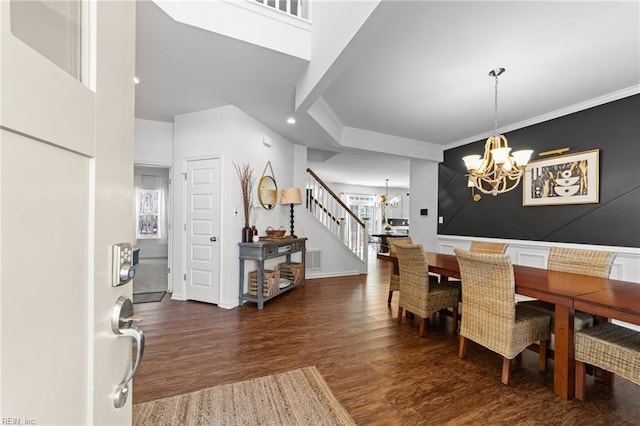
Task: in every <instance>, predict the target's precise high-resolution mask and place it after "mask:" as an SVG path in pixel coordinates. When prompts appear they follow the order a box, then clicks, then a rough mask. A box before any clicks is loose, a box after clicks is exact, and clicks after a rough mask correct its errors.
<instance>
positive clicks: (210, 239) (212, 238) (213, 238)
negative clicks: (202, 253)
mask: <svg viewBox="0 0 640 426" xmlns="http://www.w3.org/2000/svg"><path fill="white" fill-rule="evenodd" d="M209 241H218V239H217V238H216V237H211V238H209Z"/></svg>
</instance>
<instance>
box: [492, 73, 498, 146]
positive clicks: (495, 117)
mask: <svg viewBox="0 0 640 426" xmlns="http://www.w3.org/2000/svg"><path fill="white" fill-rule="evenodd" d="M495 79H496V84H495V89H494V115H493V136H498V73H495Z"/></svg>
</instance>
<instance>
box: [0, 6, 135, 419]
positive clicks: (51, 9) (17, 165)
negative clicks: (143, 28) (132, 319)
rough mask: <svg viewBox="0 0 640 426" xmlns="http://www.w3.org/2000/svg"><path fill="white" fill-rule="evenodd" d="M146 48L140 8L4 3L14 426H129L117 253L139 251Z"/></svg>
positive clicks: (8, 370) (2, 367)
mask: <svg viewBox="0 0 640 426" xmlns="http://www.w3.org/2000/svg"><path fill="white" fill-rule="evenodd" d="M89 4H91V5H92V7H93V8H94V9H93V10H92V11H87V10H84V9H81V8H80V5H82V7H84V6H86V5H89ZM32 18H36V19H35V20H34V19H32ZM87 23H89V24H90V25H87ZM61 29H64V30H66V32H64V33H63V36H62V38H61V39H55V37H54V35H56V34H60V33H59V31H60V30H61ZM54 30H55V31H54ZM91 32H93V36H92V37H91V36H86V35H87V34H90V33H91ZM85 36H86V38H85ZM134 38H135V4H134V3H133V2H95V3H94V2H84V1H82V2H81V1H77V0H65V1H59V0H51V1H46V0H45V1H38V2H29V1H26V2H24V1H15V0H12V1H0V39H1V43H2V46H1V49H0V51H1V55H2V60H1V61H0V62H1V65H0V67H1V69H0V76H1V77H0V95H1V102H2V103H1V107H0V126H1V128H0V138H1V139H0V196H1V197H2V203H1V205H0V241H1V246H0V268H1V269H0V330H1V334H0V347H1V348H2V354H1V357H0V381H1V384H2V392H0V413H1V415H2V419H3V423H5V422H7V423H12V424H77V425H80V424H112V425H117V424H130V423H131V401H129V403H128V404H127V405H125V407H124V408H122V409H116V408H115V407H114V404H113V392H114V390H115V389H116V386H117V385H118V384H119V382H120V381H121V380H122V379H123V377H124V376H125V375H126V373H127V370H128V369H129V368H131V348H132V343H131V339H127V338H122V337H117V336H115V335H114V334H113V333H112V332H111V329H110V315H111V308H112V305H113V303H114V302H115V300H116V299H117V298H118V296H120V295H124V296H127V297H131V284H128V285H125V286H122V287H112V286H111V259H110V254H111V245H112V244H115V243H119V242H127V241H128V242H130V241H132V239H133V229H134V227H133V220H132V215H131V210H132V203H133V191H132V182H133V94H134V90H133V82H132V78H133V70H134V54H133V52H134V50H133V49H134V44H135V40H134ZM87 43H88V44H87ZM87 45H90V46H89V49H86V47H87ZM61 46H62V48H61ZM81 52H82V53H81ZM90 52H94V53H93V54H91V53H90ZM87 59H90V60H89V61H88V65H87V66H86V67H85V66H84V65H83V64H87V61H86V60H87ZM96 64H97V65H96ZM81 76H82V77H81ZM90 76H93V77H90ZM80 80H82V81H83V82H84V83H83V82H81V81H80Z"/></svg>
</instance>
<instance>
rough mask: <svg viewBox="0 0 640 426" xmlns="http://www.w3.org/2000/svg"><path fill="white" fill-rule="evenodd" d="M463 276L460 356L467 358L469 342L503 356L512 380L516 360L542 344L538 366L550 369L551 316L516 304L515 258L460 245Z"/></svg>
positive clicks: (505, 374) (504, 372)
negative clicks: (547, 351)
mask: <svg viewBox="0 0 640 426" xmlns="http://www.w3.org/2000/svg"><path fill="white" fill-rule="evenodd" d="M454 251H455V254H456V257H457V258H458V264H459V265H460V275H461V277H462V306H464V312H463V315H462V322H461V325H460V344H459V347H458V356H459V357H460V358H465V356H466V348H467V340H472V341H474V342H476V343H478V344H480V345H482V346H484V347H486V348H487V349H490V350H492V351H494V352H496V353H498V354H499V355H501V356H502V379H501V381H502V383H503V384H505V385H508V384H509V376H510V373H511V360H512V359H513V358H515V357H516V356H518V354H520V353H521V352H522V351H523V350H525V349H526V348H527V347H528V346H529V345H530V344H532V343H534V342H537V341H539V342H540V347H541V350H540V356H539V358H538V369H539V370H540V371H545V370H546V356H545V352H546V346H547V343H548V341H549V339H550V332H549V321H550V317H549V315H547V314H543V313H540V312H538V311H536V310H535V309H529V308H527V307H524V306H520V305H518V304H516V301H515V280H514V275H513V265H512V264H511V259H510V258H509V256H508V255H506V254H487V253H472V252H470V251H466V250H461V249H458V248H456V249H454Z"/></svg>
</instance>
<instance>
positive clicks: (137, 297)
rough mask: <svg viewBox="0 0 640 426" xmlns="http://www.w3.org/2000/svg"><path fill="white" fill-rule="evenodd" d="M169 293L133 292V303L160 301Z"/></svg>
mask: <svg viewBox="0 0 640 426" xmlns="http://www.w3.org/2000/svg"><path fill="white" fill-rule="evenodd" d="M165 294H167V292H166V291H154V292H150V293H134V294H133V303H134V304H136V303H147V302H160V301H162V298H163V297H164V295H165Z"/></svg>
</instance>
